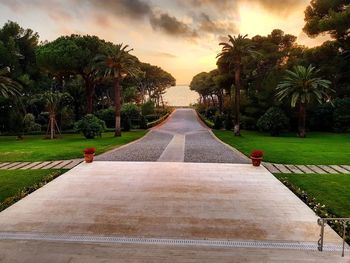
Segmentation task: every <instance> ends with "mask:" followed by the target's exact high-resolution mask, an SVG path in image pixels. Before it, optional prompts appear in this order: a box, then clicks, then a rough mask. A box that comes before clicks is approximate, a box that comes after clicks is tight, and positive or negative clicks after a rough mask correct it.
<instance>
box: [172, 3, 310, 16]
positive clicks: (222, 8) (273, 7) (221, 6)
mask: <svg viewBox="0 0 350 263" xmlns="http://www.w3.org/2000/svg"><path fill="white" fill-rule="evenodd" d="M308 2H309V0H283V1H282V0H236V1H234V0H177V3H178V4H179V5H180V6H191V7H192V8H197V9H198V8H200V9H204V8H206V9H213V10H215V11H216V12H219V13H225V14H227V13H231V14H232V13H234V14H235V13H237V10H238V6H239V5H240V4H242V3H248V4H251V3H254V4H258V5H260V6H261V7H262V8H264V9H267V10H269V11H272V12H274V13H276V12H279V13H280V15H281V16H283V15H284V12H285V11H288V10H290V9H295V8H298V7H300V6H301V5H306V4H307V3H308Z"/></svg>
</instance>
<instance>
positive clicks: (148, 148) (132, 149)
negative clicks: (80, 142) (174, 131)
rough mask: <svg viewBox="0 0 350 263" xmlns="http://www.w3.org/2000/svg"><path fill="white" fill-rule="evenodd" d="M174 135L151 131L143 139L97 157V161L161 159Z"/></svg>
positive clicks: (149, 160) (148, 160)
mask: <svg viewBox="0 0 350 263" xmlns="http://www.w3.org/2000/svg"><path fill="white" fill-rule="evenodd" d="M172 138H173V135H171V134H167V133H161V132H157V131H151V132H150V133H149V134H147V135H146V136H145V137H143V138H142V139H141V140H139V141H137V142H135V143H132V144H130V145H128V146H126V147H123V148H121V149H115V150H112V151H109V152H106V153H104V154H101V155H99V156H97V157H96V158H95V160H96V161H146V162H155V161H157V160H158V159H159V157H160V156H161V154H162V153H163V151H164V150H165V148H166V147H167V145H168V144H169V142H170V141H171V139H172Z"/></svg>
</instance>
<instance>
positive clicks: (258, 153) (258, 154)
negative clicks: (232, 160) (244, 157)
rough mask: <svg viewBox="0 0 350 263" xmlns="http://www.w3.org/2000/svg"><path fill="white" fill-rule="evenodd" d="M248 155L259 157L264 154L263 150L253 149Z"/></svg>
mask: <svg viewBox="0 0 350 263" xmlns="http://www.w3.org/2000/svg"><path fill="white" fill-rule="evenodd" d="M250 156H251V157H254V158H261V157H263V156H264V152H263V151H262V150H254V151H252V152H251V154H250Z"/></svg>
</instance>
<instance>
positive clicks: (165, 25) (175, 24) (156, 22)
mask: <svg viewBox="0 0 350 263" xmlns="http://www.w3.org/2000/svg"><path fill="white" fill-rule="evenodd" d="M150 23H151V26H152V28H153V29H154V30H160V31H162V32H164V33H166V34H168V35H173V36H183V37H189V38H195V37H197V36H198V33H197V32H196V31H195V30H193V29H192V28H191V27H190V26H189V25H187V24H185V23H183V22H181V21H179V20H178V19H177V18H176V17H174V16H170V15H169V14H168V13H160V14H158V15H156V14H153V15H152V16H151V17H150Z"/></svg>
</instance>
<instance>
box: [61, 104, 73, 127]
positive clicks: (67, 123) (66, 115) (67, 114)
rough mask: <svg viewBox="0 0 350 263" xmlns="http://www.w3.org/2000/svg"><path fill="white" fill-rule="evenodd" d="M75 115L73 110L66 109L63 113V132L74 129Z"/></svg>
mask: <svg viewBox="0 0 350 263" xmlns="http://www.w3.org/2000/svg"><path fill="white" fill-rule="evenodd" d="M74 118H75V113H74V111H73V109H70V108H67V107H66V108H64V109H63V110H62V112H61V127H62V130H68V129H72V128H73V127H74Z"/></svg>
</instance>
